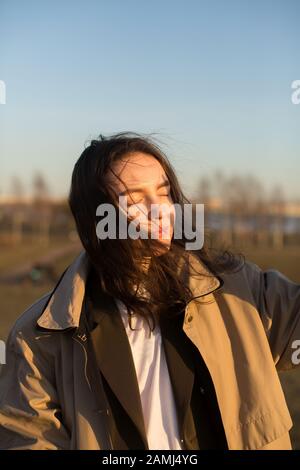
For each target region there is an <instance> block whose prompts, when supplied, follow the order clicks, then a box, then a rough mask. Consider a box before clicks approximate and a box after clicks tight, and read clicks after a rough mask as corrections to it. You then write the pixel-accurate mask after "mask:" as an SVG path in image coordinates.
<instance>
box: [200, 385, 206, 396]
mask: <svg viewBox="0 0 300 470" xmlns="http://www.w3.org/2000/svg"><path fill="white" fill-rule="evenodd" d="M200 393H202V395H204V394H205V390H204V388H203V387H200Z"/></svg>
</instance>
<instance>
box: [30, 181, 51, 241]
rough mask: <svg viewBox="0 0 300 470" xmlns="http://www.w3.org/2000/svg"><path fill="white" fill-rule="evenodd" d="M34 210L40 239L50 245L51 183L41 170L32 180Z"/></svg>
mask: <svg viewBox="0 0 300 470" xmlns="http://www.w3.org/2000/svg"><path fill="white" fill-rule="evenodd" d="M32 186H33V188H32V189H33V210H34V213H35V218H36V220H37V225H38V233H39V235H38V236H39V240H40V241H41V242H42V243H43V244H44V245H48V243H49V240H50V228H51V201H50V189H49V185H48V183H47V181H46V179H45V177H44V175H43V174H42V173H41V172H36V173H35V175H34V176H33V180H32Z"/></svg>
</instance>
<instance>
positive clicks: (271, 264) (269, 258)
mask: <svg viewBox="0 0 300 470" xmlns="http://www.w3.org/2000/svg"><path fill="white" fill-rule="evenodd" d="M58 245H59V243H58V242H55V243H54V244H52V245H51V246H49V247H48V250H49V251H50V252H51V250H52V249H53V250H56V249H57V248H58ZM2 251H3V250H2ZM79 251H80V249H75V250H74V252H70V253H68V254H67V255H63V256H61V257H60V258H59V259H57V260H56V261H55V271H56V274H57V276H59V275H60V274H61V273H62V271H63V270H64V269H65V267H67V266H68V265H69V264H70V263H71V261H72V260H73V259H74V258H75V256H76V255H77V254H78V253H79ZM242 252H243V253H244V254H245V256H246V258H247V259H249V260H251V261H253V262H255V263H257V264H258V265H259V266H260V267H261V268H263V269H267V268H276V269H278V270H279V271H281V272H282V273H283V274H285V275H286V276H288V277H289V278H290V279H292V280H294V281H295V282H298V283H300V247H299V248H298V247H289V248H285V249H284V250H282V251H280V252H277V251H274V250H273V249H266V248H263V249H255V250H254V249H251V248H247V249H245V248H243V249H242ZM44 253H45V247H42V246H36V245H34V244H28V245H26V244H25V245H24V244H23V245H22V246H21V247H20V248H18V249H13V250H12V249H10V250H6V251H5V252H4V253H2V252H1V258H0V274H1V273H3V272H6V271H7V270H9V269H14V268H17V267H18V265H20V264H26V262H28V261H29V260H31V259H36V258H38V257H39V256H40V255H42V254H44ZM52 287H53V284H52V283H46V284H42V285H32V283H31V282H29V281H28V282H27V283H25V284H20V285H8V284H1V283H0V298H1V320H0V339H3V340H5V338H6V337H7V334H8V332H9V330H10V328H11V326H12V324H13V323H14V321H15V320H16V318H17V317H18V316H19V315H20V314H21V313H22V312H23V311H24V310H25V308H27V307H28V306H29V305H30V304H32V303H33V302H34V301H35V300H36V299H37V298H39V297H41V296H42V295H43V294H44V293H46V292H48V291H49V290H50V289H51V288H52ZM280 379H281V382H282V385H283V388H284V392H285V395H286V399H287V403H288V406H289V409H290V412H291V415H292V419H293V422H294V427H293V429H292V431H291V437H292V442H293V447H294V448H296V449H300V370H299V368H298V369H295V370H293V371H291V372H284V373H281V374H280Z"/></svg>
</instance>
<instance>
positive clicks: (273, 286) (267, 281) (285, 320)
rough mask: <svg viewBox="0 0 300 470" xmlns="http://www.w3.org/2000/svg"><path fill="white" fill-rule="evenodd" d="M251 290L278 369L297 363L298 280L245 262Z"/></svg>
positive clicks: (299, 356) (299, 349)
mask: <svg viewBox="0 0 300 470" xmlns="http://www.w3.org/2000/svg"><path fill="white" fill-rule="evenodd" d="M246 269H248V272H249V270H250V277H251V284H252V291H253V295H254V298H255V300H256V303H257V309H258V312H259V314H260V317H261V320H262V323H263V325H264V329H265V331H266V334H267V337H268V340H269V344H270V348H271V351H272V355H273V359H274V362H275V365H276V368H277V369H278V370H289V369H292V368H294V367H296V366H299V365H300V284H297V283H295V282H293V281H292V280H290V279H289V278H287V277H286V276H284V275H283V274H282V273H281V272H279V271H277V270H275V269H268V270H265V271H264V270H262V269H261V268H259V267H258V266H257V265H256V264H254V263H250V262H247V268H246Z"/></svg>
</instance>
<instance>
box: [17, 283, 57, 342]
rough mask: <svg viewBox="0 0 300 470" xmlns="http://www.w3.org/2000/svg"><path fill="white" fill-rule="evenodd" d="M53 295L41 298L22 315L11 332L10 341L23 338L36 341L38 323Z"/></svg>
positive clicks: (48, 294)
mask: <svg viewBox="0 0 300 470" xmlns="http://www.w3.org/2000/svg"><path fill="white" fill-rule="evenodd" d="M51 293H52V291H50V292H47V293H46V294H44V295H43V296H41V297H39V298H38V299H37V300H36V301H35V302H33V303H32V304H31V305H30V306H29V307H27V308H26V310H24V311H23V312H22V313H21V315H20V316H19V317H18V318H17V320H16V321H15V323H14V324H13V326H12V328H11V330H10V333H9V339H10V340H14V339H15V338H16V337H21V338H24V339H26V340H28V341H30V339H34V338H35V337H36V333H37V328H36V322H37V320H38V318H39V316H40V315H41V313H42V312H43V310H44V308H45V307H46V305H47V303H48V301H49V299H50V297H51Z"/></svg>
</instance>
